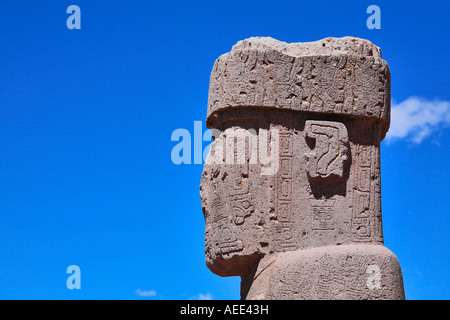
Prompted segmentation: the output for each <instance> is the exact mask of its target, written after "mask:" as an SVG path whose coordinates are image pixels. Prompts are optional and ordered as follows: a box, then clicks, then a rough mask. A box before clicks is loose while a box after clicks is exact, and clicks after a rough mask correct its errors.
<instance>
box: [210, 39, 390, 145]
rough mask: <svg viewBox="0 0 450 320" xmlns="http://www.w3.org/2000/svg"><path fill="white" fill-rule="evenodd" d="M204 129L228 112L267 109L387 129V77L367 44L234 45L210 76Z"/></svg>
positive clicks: (375, 49) (374, 48) (346, 41)
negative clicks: (348, 118) (354, 119)
mask: <svg viewBox="0 0 450 320" xmlns="http://www.w3.org/2000/svg"><path fill="white" fill-rule="evenodd" d="M209 88H210V89H209V99H208V116H207V119H208V124H210V125H211V121H212V120H211V119H212V116H213V115H214V114H215V113H216V112H218V111H221V110H224V109H226V108H230V107H244V106H247V107H251V106H253V107H270V108H279V109H289V110H295V111H307V112H315V113H327V114H344V115H354V116H366V117H369V118H371V119H378V120H380V122H381V123H382V134H383V136H384V134H385V132H386V131H387V130H388V127H389V118H390V113H389V112H390V72H389V67H388V65H387V63H386V61H384V60H382V59H381V50H380V49H379V48H378V47H377V46H375V45H374V44H372V43H371V42H370V41H368V40H363V39H358V38H353V37H344V38H326V39H323V40H320V41H316V42H307V43H291V44H288V43H285V42H281V41H278V40H275V39H272V38H259V37H254V38H249V39H246V40H243V41H239V42H238V43H237V44H236V45H235V46H233V48H232V50H231V52H229V53H226V54H224V55H222V56H220V57H219V58H218V59H217V60H216V62H215V64H214V67H213V70H212V73H211V80H210V87H209Z"/></svg>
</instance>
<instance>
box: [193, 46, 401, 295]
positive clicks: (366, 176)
mask: <svg viewBox="0 0 450 320" xmlns="http://www.w3.org/2000/svg"><path fill="white" fill-rule="evenodd" d="M389 121H390V71H389V67H388V64H387V63H386V61H384V60H383V59H381V50H380V49H379V48H378V47H377V46H375V45H374V44H372V43H371V42H370V41H367V40H363V39H358V38H353V37H344V38H326V39H323V40H320V41H316V42H309V43H291V44H288V43H284V42H280V41H277V40H275V39H272V38H260V37H254V38H249V39H246V40H243V41H239V42H238V43H237V44H236V45H235V46H233V48H232V50H231V51H230V52H228V53H226V54H224V55H222V56H220V57H219V58H218V59H217V60H216V62H215V63H214V67H213V70H212V73H211V79H210V87H209V97H208V111H207V126H208V128H210V129H213V134H214V137H215V140H214V141H213V142H212V143H211V147H210V151H209V154H208V157H207V159H206V163H205V165H204V170H203V174H202V178H201V184H200V196H201V200H202V209H203V213H204V217H205V253H206V264H207V266H208V268H209V269H210V270H211V271H212V272H214V273H215V274H217V275H219V276H241V278H242V280H241V298H242V299H404V289H403V280H402V274H401V269H400V265H399V262H398V260H397V258H396V256H395V255H394V254H393V253H392V252H391V251H390V250H389V249H387V248H386V247H385V246H384V244H383V231H382V222H381V180H380V179H381V175H380V142H381V141H382V140H383V138H384V136H385V135H386V132H387V131H388V129H389Z"/></svg>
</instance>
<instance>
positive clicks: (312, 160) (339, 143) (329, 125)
mask: <svg viewBox="0 0 450 320" xmlns="http://www.w3.org/2000/svg"><path fill="white" fill-rule="evenodd" d="M304 136H305V140H306V143H307V145H308V146H309V147H310V149H311V152H306V153H305V157H306V161H307V168H306V170H307V174H308V177H309V179H310V180H316V179H318V180H321V181H326V180H328V181H331V182H333V181H340V180H342V179H343V178H344V168H345V166H344V164H345V162H346V161H347V160H348V159H349V156H348V152H349V148H348V133H347V128H346V127H345V125H344V124H343V123H341V122H334V121H317V120H307V121H306V123H305V131H304Z"/></svg>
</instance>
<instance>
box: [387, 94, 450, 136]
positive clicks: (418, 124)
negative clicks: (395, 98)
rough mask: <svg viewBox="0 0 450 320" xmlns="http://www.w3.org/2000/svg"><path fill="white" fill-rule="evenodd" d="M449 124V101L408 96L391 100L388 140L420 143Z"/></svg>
mask: <svg viewBox="0 0 450 320" xmlns="http://www.w3.org/2000/svg"><path fill="white" fill-rule="evenodd" d="M449 125H450V102H449V101H442V100H432V101H430V100H427V99H423V98H419V97H409V98H408V99H406V100H405V101H402V102H400V103H394V102H392V109H391V126H390V129H389V132H388V133H387V135H386V140H387V141H388V142H391V141H395V140H397V139H408V140H411V141H412V142H414V143H421V142H422V141H423V140H424V139H425V138H427V137H429V136H430V135H432V134H433V133H438V132H439V131H440V130H442V128H444V127H446V126H449Z"/></svg>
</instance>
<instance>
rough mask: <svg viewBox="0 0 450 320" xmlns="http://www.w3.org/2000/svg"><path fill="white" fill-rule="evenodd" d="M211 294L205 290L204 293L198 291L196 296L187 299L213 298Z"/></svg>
mask: <svg viewBox="0 0 450 320" xmlns="http://www.w3.org/2000/svg"><path fill="white" fill-rule="evenodd" d="M213 299H214V298H213V296H212V294H211V293H209V292H207V293H205V294H203V293H199V294H198V296H195V297H191V298H190V299H189V300H213Z"/></svg>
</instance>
